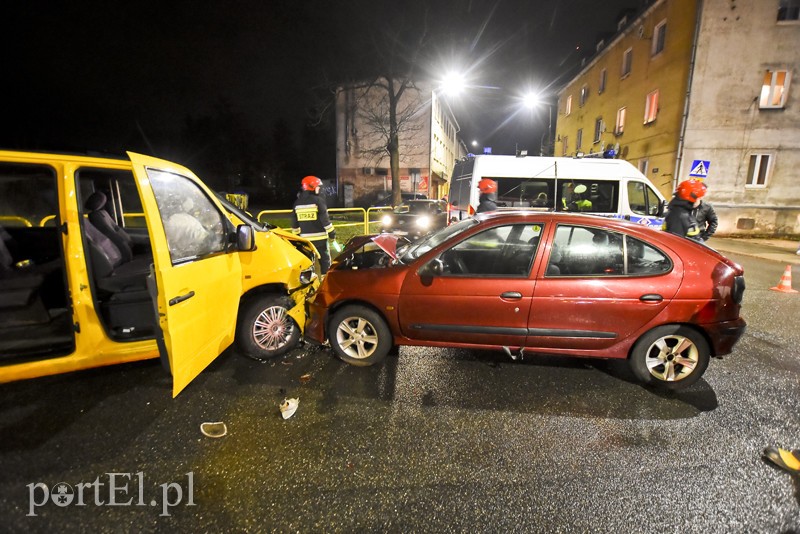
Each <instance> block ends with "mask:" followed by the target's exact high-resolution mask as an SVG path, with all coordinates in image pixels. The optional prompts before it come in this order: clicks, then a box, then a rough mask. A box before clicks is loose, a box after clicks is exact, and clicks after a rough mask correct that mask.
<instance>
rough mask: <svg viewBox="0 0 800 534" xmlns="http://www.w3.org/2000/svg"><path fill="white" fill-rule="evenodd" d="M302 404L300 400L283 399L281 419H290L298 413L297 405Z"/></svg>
mask: <svg viewBox="0 0 800 534" xmlns="http://www.w3.org/2000/svg"><path fill="white" fill-rule="evenodd" d="M298 404H300V399H283V402H282V403H281V406H280V408H281V417H283V418H284V419H289V418H290V417H291V416H293V415H294V412H296V411H297V405H298Z"/></svg>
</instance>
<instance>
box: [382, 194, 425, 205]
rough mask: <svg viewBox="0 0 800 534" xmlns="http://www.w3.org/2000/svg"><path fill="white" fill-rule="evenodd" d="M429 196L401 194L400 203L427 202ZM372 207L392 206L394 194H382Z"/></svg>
mask: <svg viewBox="0 0 800 534" xmlns="http://www.w3.org/2000/svg"><path fill="white" fill-rule="evenodd" d="M427 198H428V195H426V194H424V193H400V201H401V202H407V201H409V200H425V199H427ZM370 205H371V206H372V207H383V206H391V205H392V192H391V191H389V192H388V193H385V194H381V195H380V196H379V197H378V198H377V199H376V200H375V202H372V203H371V204H370Z"/></svg>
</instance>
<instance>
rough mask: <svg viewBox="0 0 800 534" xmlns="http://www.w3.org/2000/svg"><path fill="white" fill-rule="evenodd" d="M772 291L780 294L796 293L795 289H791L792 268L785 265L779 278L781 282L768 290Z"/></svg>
mask: <svg viewBox="0 0 800 534" xmlns="http://www.w3.org/2000/svg"><path fill="white" fill-rule="evenodd" d="M770 289H771V290H773V291H780V292H781V293H797V292H798V291H797V290H796V289H792V266H791V265H787V266H786V269H785V270H784V271H783V276H781V281H780V282H778V285H777V286H775V287H771V288H770Z"/></svg>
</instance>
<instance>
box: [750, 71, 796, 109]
mask: <svg viewBox="0 0 800 534" xmlns="http://www.w3.org/2000/svg"><path fill="white" fill-rule="evenodd" d="M790 78H791V73H790V72H789V71H788V70H768V71H767V72H765V73H764V81H763V83H762V85H761V98H760V99H759V101H758V107H760V108H762V109H763V108H782V107H784V106H785V105H786V95H787V94H788V93H789V80H790Z"/></svg>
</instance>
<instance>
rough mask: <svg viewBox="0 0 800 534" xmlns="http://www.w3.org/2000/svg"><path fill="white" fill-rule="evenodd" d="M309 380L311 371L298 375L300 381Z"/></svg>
mask: <svg viewBox="0 0 800 534" xmlns="http://www.w3.org/2000/svg"><path fill="white" fill-rule="evenodd" d="M309 380H311V373H306V374H304V375H302V376H301V377H300V382H302V383H306V382H308V381H309Z"/></svg>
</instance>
